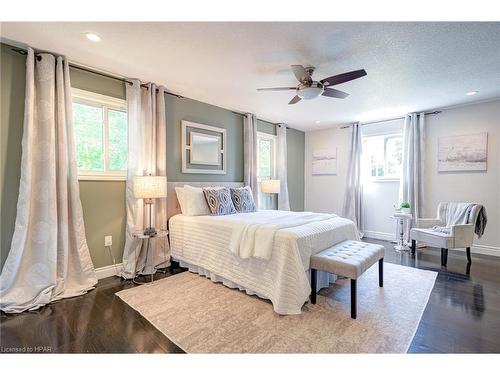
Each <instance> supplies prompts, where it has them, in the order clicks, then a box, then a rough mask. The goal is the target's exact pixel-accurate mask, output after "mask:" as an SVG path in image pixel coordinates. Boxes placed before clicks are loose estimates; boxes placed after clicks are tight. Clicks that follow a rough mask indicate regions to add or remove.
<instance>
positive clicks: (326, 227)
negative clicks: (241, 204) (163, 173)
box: [168, 183, 358, 315]
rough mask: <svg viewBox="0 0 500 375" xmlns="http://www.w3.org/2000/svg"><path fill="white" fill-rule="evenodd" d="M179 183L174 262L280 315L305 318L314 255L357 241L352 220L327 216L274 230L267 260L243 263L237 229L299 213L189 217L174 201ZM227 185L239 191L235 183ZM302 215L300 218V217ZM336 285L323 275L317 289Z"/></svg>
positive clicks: (173, 215) (173, 218)
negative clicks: (236, 244)
mask: <svg viewBox="0 0 500 375" xmlns="http://www.w3.org/2000/svg"><path fill="white" fill-rule="evenodd" d="M180 184H181V183H169V187H168V190H169V191H168V196H169V217H170V218H169V238H170V247H171V256H172V258H173V259H174V260H175V261H178V262H179V263H180V264H181V266H183V267H186V268H188V269H189V271H191V272H195V273H198V274H200V275H203V276H206V277H208V278H210V279H211V280H212V281H214V282H221V283H223V284H224V285H226V286H228V287H230V288H238V289H240V290H242V291H245V292H246V293H248V294H251V295H257V296H259V297H261V298H265V299H268V300H270V301H271V303H272V306H273V309H274V311H275V312H276V313H278V314H283V315H291V314H300V313H301V309H302V306H303V304H304V303H305V302H306V301H307V299H308V296H309V294H310V292H311V289H310V283H309V259H310V257H311V255H312V254H315V253H318V252H320V251H322V250H324V249H326V248H328V247H330V246H332V245H334V244H336V243H339V242H341V241H344V240H348V239H351V240H353V239H358V235H357V231H356V228H355V226H354V224H353V222H352V221H350V220H347V219H344V218H341V217H339V216H335V215H330V216H326V215H325V216H322V217H321V218H320V220H317V221H316V220H307V221H304V223H305V224H303V225H294V226H291V227H288V228H281V229H276V230H275V234H274V236H273V238H274V241H273V246H272V251H271V253H270V256H269V258H268V259H264V258H262V257H254V256H250V257H246V258H244V257H242V256H241V255H238V254H236V253H235V252H234V249H233V242H234V238H235V237H234V235H235V231H236V230H237V229H238V228H240V227H243V226H245V225H246V226H247V227H248V225H249V224H248V223H255V222H262V223H265V222H267V221H269V222H276V221H280V220H281V219H282V218H283V220H285V218H290V217H295V216H294V215H295V214H292V213H289V212H287V211H278V210H261V211H258V212H252V213H238V214H233V215H226V216H210V215H204V216H186V215H183V214H180V213H179V212H180V211H179V207H178V205H176V203H175V201H173V199H174V197H175V189H174V188H175V186H179V185H180ZM189 184H190V185H195V186H208V185H210V184H209V183H197V184H193V183H189ZM182 185H183V184H182ZM182 185H181V186H182ZM211 185H212V186H213V185H214V184H213V183H212V184H211ZM217 185H221V184H220V183H218V184H217ZM223 185H225V186H228V185H229V186H241V184H237V183H231V184H223ZM300 215H301V214H299V213H297V217H298V216H300ZM310 217H311V218H312V217H313V216H312V215H311V216H310ZM332 281H334V279H333V280H332V278H331V276H330V275H328V274H319V275H318V289H319V288H322V287H325V286H327V285H328V284H329V283H330V282H332Z"/></svg>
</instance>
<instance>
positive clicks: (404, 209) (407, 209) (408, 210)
mask: <svg viewBox="0 0 500 375" xmlns="http://www.w3.org/2000/svg"><path fill="white" fill-rule="evenodd" d="M401 212H402V213H403V214H411V209H410V208H401Z"/></svg>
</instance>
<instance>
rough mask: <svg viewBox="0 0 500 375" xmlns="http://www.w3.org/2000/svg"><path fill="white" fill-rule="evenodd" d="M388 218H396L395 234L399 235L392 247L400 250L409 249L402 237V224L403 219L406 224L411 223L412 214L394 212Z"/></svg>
mask: <svg viewBox="0 0 500 375" xmlns="http://www.w3.org/2000/svg"><path fill="white" fill-rule="evenodd" d="M390 218H391V219H395V220H396V228H397V229H396V231H397V234H396V236H399V237H398V242H397V244H396V245H395V246H394V249H396V251H401V252H405V251H410V247H409V246H408V244H407V243H406V241H405V238H404V226H405V225H404V224H405V221H408V225H411V220H412V219H413V216H412V214H404V213H401V212H395V213H394V215H392V216H390Z"/></svg>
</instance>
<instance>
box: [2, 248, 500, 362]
mask: <svg viewBox="0 0 500 375" xmlns="http://www.w3.org/2000/svg"><path fill="white" fill-rule="evenodd" d="M370 242H375V243H381V244H383V245H384V246H385V247H386V256H385V261H386V262H391V263H396V264H402V265H405V266H409V267H417V268H422V269H428V270H433V271H437V272H438V273H439V274H438V277H437V280H436V284H435V286H434V289H433V291H432V294H431V296H430V299H429V303H428V304H427V307H426V309H425V311H424V314H423V316H422V320H421V322H420V325H419V327H418V330H417V333H416V335H415V338H414V339H413V342H412V344H411V347H410V349H409V352H410V353H500V258H495V257H489V256H485V255H475V254H473V256H472V257H473V259H472V265H471V266H470V269H469V268H468V267H467V261H466V258H465V252H454V251H450V253H449V259H448V266H447V268H442V267H441V266H440V252H439V250H438V249H429V248H427V249H422V250H420V249H419V250H418V251H417V256H416V257H413V256H411V255H408V254H399V253H397V252H395V251H394V250H393V248H392V244H390V243H388V242H383V241H375V240H370ZM176 272H181V271H180V270H177V271H176ZM168 276H170V273H167V274H166V275H164V274H158V275H157V276H156V279H158V278H162V277H168ZM134 286H135V285H134V284H133V283H132V282H130V281H122V280H120V279H118V278H115V277H111V278H107V279H104V280H100V281H99V283H98V285H97V287H96V289H95V290H93V291H91V292H89V293H88V294H86V295H84V296H80V297H75V298H70V299H65V300H61V301H58V302H55V303H52V304H50V305H48V306H45V307H44V308H41V309H40V310H38V311H34V312H26V313H23V314H17V315H10V314H9V315H7V314H4V313H2V314H1V315H0V352H4V353H5V352H12V351H18V350H25V351H30V352H34V353H36V352H39V353H44V352H52V353H182V350H181V349H180V348H179V347H177V346H176V345H175V344H174V343H172V342H171V341H170V340H169V339H167V338H166V337H165V336H163V335H162V334H161V333H160V332H159V331H157V330H156V329H155V328H154V327H153V326H152V325H151V324H150V323H149V322H148V321H147V320H145V319H144V318H143V317H142V316H141V315H139V314H138V313H137V312H135V311H134V310H133V309H132V308H130V307H128V305H126V304H125V303H124V302H122V301H121V300H120V299H119V298H118V297H116V296H115V293H116V292H117V291H119V290H122V289H126V288H131V287H134ZM408 293H411V290H409V291H408ZM332 334H333V333H332ZM23 348H24V349H23Z"/></svg>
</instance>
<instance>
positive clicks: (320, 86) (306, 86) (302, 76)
mask: <svg viewBox="0 0 500 375" xmlns="http://www.w3.org/2000/svg"><path fill="white" fill-rule="evenodd" d="M292 72H293V74H294V75H295V78H297V80H298V81H299V85H298V86H295V87H290V86H289V87H265V88H259V89H257V91H288V90H294V91H295V96H294V97H293V98H292V100H290V101H289V102H288V104H297V103H298V102H300V101H301V100H302V99H305V100H310V99H315V98H317V97H319V96H326V97H329V98H338V99H345V98H347V97H348V96H349V94H348V93H346V92H343V91H340V90H337V89H334V88H332V87H331V86H335V85H340V84H341V83H344V82H349V81H352V80H353V79H358V78H361V77H364V76H366V71H365V70H364V69H359V70H353V71H352V72H346V73H342V74H337V75H334V76H331V77H327V78H325V79H322V80H320V81H314V80H313V78H312V74H313V73H314V67H312V66H308V67H303V66H302V65H292Z"/></svg>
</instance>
